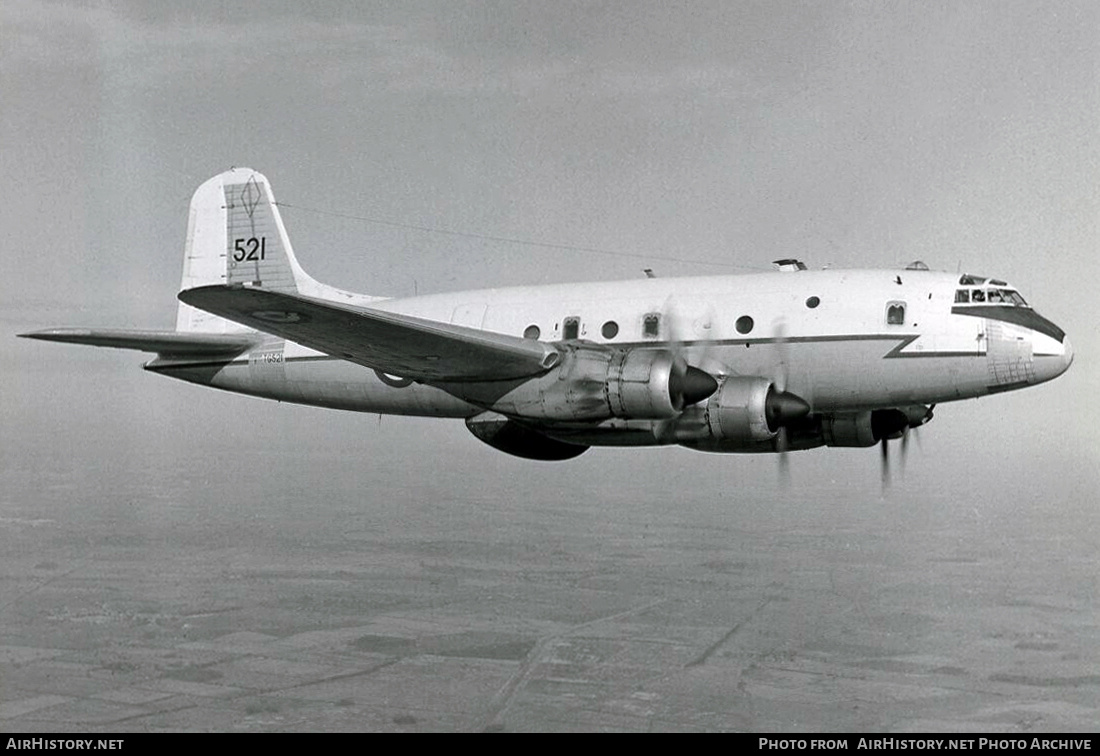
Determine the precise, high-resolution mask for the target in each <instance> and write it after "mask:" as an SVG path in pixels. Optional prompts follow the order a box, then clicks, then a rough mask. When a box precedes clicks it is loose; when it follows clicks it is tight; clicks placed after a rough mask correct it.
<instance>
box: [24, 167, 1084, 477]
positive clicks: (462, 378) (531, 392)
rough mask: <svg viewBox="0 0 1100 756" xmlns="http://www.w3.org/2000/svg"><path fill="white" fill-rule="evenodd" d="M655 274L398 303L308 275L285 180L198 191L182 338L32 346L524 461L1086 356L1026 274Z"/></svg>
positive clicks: (820, 411) (1009, 382)
mask: <svg viewBox="0 0 1100 756" xmlns="http://www.w3.org/2000/svg"><path fill="white" fill-rule="evenodd" d="M779 265H780V271H777V272H774V273H756V274H750V275H724V276H708V277H696V278H651V277H646V278H639V279H638V280H636V281H619V282H593V283H579V284H560V285H550V286H528V287H516V288H505V289H486V290H482V291H464V292H457V293H450V294H434V295H429V296H416V297H409V298H401V299H386V298H381V297H373V296H367V295H362V294H354V293H351V292H347V291H342V290H339V289H335V288H332V287H330V286H327V285H324V284H321V283H319V282H317V281H315V280H314V279H312V278H311V277H309V276H308V275H306V273H305V272H304V271H303V270H302V268H301V267H300V266H299V265H298V262H297V260H296V259H295V256H294V253H293V251H292V249H291V245H290V240H289V238H288V237H287V233H286V229H285V228H284V226H283V221H282V218H281V216H280V213H279V208H278V206H277V205H276V203H275V200H274V197H273V195H272V193H271V188H270V186H269V184H268V182H267V179H266V178H265V177H264V176H263V175H261V174H259V173H256V172H255V171H252V170H250V169H247V168H236V169H233V170H230V171H227V172H225V173H222V174H221V175H219V176H215V177H214V178H212V179H210V180H209V181H207V182H206V183H204V184H203V185H202V186H200V187H199V188H198V190H197V191H196V192H195V195H194V197H193V198H192V201H191V209H190V218H189V222H188V227H187V241H186V245H185V250H184V267H183V283H182V287H181V291H180V293H179V300H180V304H179V305H178V312H177V318H176V328H175V330H174V331H134V330H114V329H97V330H86V329H72V328H62V329H51V330H45V331H37V332H34V333H27V334H21V335H23V336H25V337H28V338H34V339H43V340H46V341H62V342H71V343H79V344H92V345H95V346H108V347H118V348H124V349H138V350H142V351H146V352H152V353H155V354H156V358H155V359H153V360H152V361H150V362H148V363H146V365H145V369H147V370H151V371H153V372H157V373H161V374H163V375H167V376H171V377H173V378H179V379H181V380H185V381H190V382H192V383H198V384H203V385H207V386H213V387H215V388H220V389H226V390H228V391H236V392H240V393H244V394H252V395H256V396H262V397H268V398H272V399H279V400H281V401H287V402H298V403H302V404H311V405H317V406H322V407H334V408H338V409H347V410H357V411H361V412H377V413H389V414H402V415H427V416H435V417H451V418H462V419H464V420H465V422H466V425H467V427H468V428H469V429H470V431H471V432H472V433H473V434H474V435H475V436H476V437H477V438H479V439H481V440H482V441H484V442H485V443H487V444H489V445H490V446H492V447H494V448H496V449H499V450H501V451H504V452H507V453H509V454H513V455H516V456H519V457H525V458H527V459H538V460H565V459H570V458H572V457H576V456H577V455H579V454H581V453H582V452H584V451H585V450H587V449H588V448H589V447H591V446H654V445H665V444H680V445H682V446H686V447H689V448H692V449H699V450H703V451H711V452H784V451H786V450H795V449H809V448H813V447H818V446H822V445H824V446H847V447H866V446H873V445H875V444H876V443H878V442H882V443H883V452H884V454H885V450H886V446H885V443H886V440H887V439H893V438H900V437H902V435H903V434H904V433H905V432H906V431H907V430H908V429H909V428H913V427H917V426H919V425H922V424H924V423H925V422H927V421H928V420H929V419H930V418H931V417H932V407H933V406H934V405H935V404H937V403H941V402H948V401H954V400H959V399H968V398H972V397H978V396H984V395H986V394H992V393H996V392H1000V391H1010V390H1013V389H1018V388H1023V387H1026V386H1032V385H1035V384H1037V383H1041V382H1043V381H1048V380H1050V379H1052V378H1055V377H1057V376H1058V375H1061V374H1062V373H1063V372H1065V370H1066V369H1067V368H1068V367H1069V365H1070V363H1071V362H1072V360H1073V351H1072V349H1071V347H1070V342H1069V339H1068V338H1066V335H1065V333H1064V332H1063V331H1062V329H1061V328H1059V327H1058V326H1056V325H1055V324H1054V323H1052V322H1050V321H1049V320H1047V319H1046V318H1043V317H1042V316H1040V315H1039V314H1038V313H1037V312H1035V310H1033V309H1032V308H1031V307H1030V306H1028V304H1027V303H1026V302H1025V300H1024V298H1023V297H1022V296H1021V295H1020V294H1019V292H1018V291H1017V289H1016V288H1015V287H1014V286H1011V285H1009V284H1008V283H1006V282H1005V281H1000V280H995V279H989V278H983V277H978V276H971V275H962V276H960V275H958V274H949V273H940V272H933V271H930V270H928V268H927V267H926V266H925V265H923V264H922V263H914V264H912V265H910V266H909V267H907V268H906V269H904V270H900V271H897V270H889V271H887V270H824V271H809V270H806V268H805V266H804V265H802V264H801V263H800V262H798V261H795V260H786V261H779Z"/></svg>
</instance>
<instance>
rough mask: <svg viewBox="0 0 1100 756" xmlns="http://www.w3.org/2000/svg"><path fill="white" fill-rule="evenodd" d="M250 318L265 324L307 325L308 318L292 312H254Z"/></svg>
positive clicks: (303, 314) (302, 314)
mask: <svg viewBox="0 0 1100 756" xmlns="http://www.w3.org/2000/svg"><path fill="white" fill-rule="evenodd" d="M252 317H254V318H256V319H257V320H262V321H264V322H266V323H308V322H309V316H308V315H306V314H305V313H301V312H294V311H292V310H256V311H254V312H253V313H252Z"/></svg>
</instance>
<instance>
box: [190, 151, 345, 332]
mask: <svg viewBox="0 0 1100 756" xmlns="http://www.w3.org/2000/svg"><path fill="white" fill-rule="evenodd" d="M209 284H244V285H248V286H255V287H260V288H263V289H267V290H270V291H277V292H282V293H287V294H298V293H301V294H309V295H313V296H322V297H323V296H324V295H325V290H327V289H329V287H326V286H323V285H322V284H320V283H318V282H317V281H315V280H314V279H312V278H310V276H308V275H307V274H306V273H305V271H303V270H302V267H301V266H300V265H299V264H298V261H297V259H295V257H294V250H293V248H292V247H291V245H290V239H289V237H288V236H287V233H286V227H285V226H284V225H283V219H282V216H281V215H280V214H279V207H278V205H276V204H275V197H274V195H273V194H272V193H271V186H270V184H269V183H268V181H267V178H266V177H265V176H264V175H263V174H262V173H259V172H257V171H254V170H252V169H251V168H232V169H230V170H228V171H226V172H224V173H221V174H219V175H217V176H214V177H213V178H212V179H210V180H208V181H206V182H205V183H203V184H202V185H201V186H200V187H199V188H198V189H197V190H195V194H194V196H193V197H192V198H191V210H190V214H189V216H188V221H187V242H186V244H185V247H184V260H183V280H182V282H181V284H180V290H181V291H183V290H187V289H193V288H196V287H198V286H206V285H209ZM176 330H177V331H180V332H204V333H237V332H240V331H242V330H247V329H244V328H243V327H242V326H240V325H238V324H236V323H233V322H231V321H228V320H224V319H222V318H219V317H217V316H216V315H211V314H210V313H207V312H203V311H202V310H198V309H196V308H194V307H191V306H190V305H187V304H184V303H182V302H181V303H180V304H179V308H178V310H177V313H176Z"/></svg>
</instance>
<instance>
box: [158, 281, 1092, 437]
mask: <svg viewBox="0 0 1100 756" xmlns="http://www.w3.org/2000/svg"><path fill="white" fill-rule="evenodd" d="M958 289H959V276H958V275H956V274H948V273H940V272H931V271H925V270H902V271H887V270H826V271H797V272H777V273H759V274H749V275H734V276H710V277H697V278H668V279H661V278H656V279H648V278H647V279H639V280H633V281H618V282H588V283H576V284H556V285H548V286H524V287H515V288H503V289H485V290H477V291H464V292H455V293H448V294H434V295H428V296H420V297H411V298H404V299H377V298H373V297H365V296H364V297H362V298H361V299H354V298H352V297H345V298H344V299H342V303H343V304H352V305H360V306H369V307H371V308H374V309H377V310H385V311H389V312H394V313H400V314H404V315H413V316H417V317H420V318H426V319H430V320H436V321H442V322H447V323H454V324H457V325H463V326H470V327H473V328H479V329H483V330H487V331H493V332H498V333H504V334H509V335H514V336H520V335H524V334H525V332H527V334H528V335H529V336H532V337H535V338H539V339H541V340H543V341H547V342H556V341H562V340H567V339H581V340H587V341H590V342H594V343H597V344H606V345H611V346H616V347H623V348H638V347H641V348H672V349H674V350H678V351H679V352H680V353H682V354H683V355H684V357H685V358H686V360H687V361H688V362H689V363H690V364H692V365H695V366H697V367H700V368H702V369H704V370H706V371H707V372H709V373H711V374H713V375H715V376H719V377H724V376H761V377H764V378H767V379H770V380H775V381H778V382H781V383H783V384H785V386H786V390H787V391H791V392H793V393H795V394H797V395H798V396H800V397H802V398H804V399H805V400H806V401H807V402H809V404H810V405H811V406H812V407H813V410H814V412H843V411H849V410H853V411H854V410H859V409H863V408H872V407H884V406H898V405H906V404H934V403H938V402H946V401H951V400H957V399H965V398H970V397H976V396H981V395H984V394H988V393H993V392H996V391H1002V390H1009V389H1014V388H1020V387H1023V386H1027V385H1032V384H1035V383H1040V382H1042V381H1046V380H1050V379H1051V378H1054V377H1056V376H1057V375H1060V374H1061V373H1062V372H1064V370H1065V369H1066V368H1067V367H1068V365H1069V363H1070V361H1071V360H1072V350H1071V348H1070V346H1069V341H1068V339H1065V338H1064V335H1062V336H1061V337H1060V330H1059V329H1057V327H1056V326H1054V325H1053V324H1051V323H1049V321H1046V320H1044V319H1043V318H1041V317H1040V316H1038V314H1037V313H1034V311H1033V310H1031V309H1030V308H1028V307H1026V306H1020V307H1018V308H1016V313H1015V314H1018V315H1021V316H1026V317H1010V318H1007V319H1006V318H1005V317H1002V315H1003V314H1004V312H1005V310H1006V308H1005V307H996V308H994V307H987V309H986V310H981V309H980V308H979V306H977V305H974V306H966V307H963V308H959V307H958V306H957V303H956V291H957V290H958ZM998 312H1000V313H1002V315H997V314H996V313H998ZM1007 314H1008V315H1014V313H1013V312H1011V311H1010V312H1008V313H1007ZM985 315H989V316H991V317H986V316H985ZM1013 321H1015V322H1013ZM532 327H533V328H532ZM535 329H537V336H535V335H534V333H533V331H535ZM147 367H148V368H149V369H151V370H156V371H158V372H163V373H165V374H168V375H171V376H173V377H178V378H181V379H184V380H188V381H192V382H197V383H203V384H208V385H211V386H214V387H217V388H222V389H227V390H230V391H237V392H241V393H246V394H254V395H258V396H265V397H270V398H275V399H279V400H282V401H289V402H298V403H303V404H312V405H319V406H326V407H335V408H340V409H349V410H358V411H363V412H379V413H389V414H407V415H425V416H435V417H470V416H472V415H475V414H478V413H479V412H481V411H482V410H483V408H481V407H478V406H475V405H473V404H470V403H468V402H466V401H463V400H461V399H458V398H456V397H455V396H452V395H451V394H449V393H447V392H446V391H444V390H442V389H440V388H436V387H433V386H428V385H423V384H420V383H415V382H411V381H408V380H404V379H402V378H401V377H400V376H386V375H384V374H380V373H377V372H376V371H373V370H370V369H369V368H365V367H361V366H359V365H356V364H353V363H351V362H347V361H344V360H342V359H339V358H335V357H331V356H329V355H325V354H321V353H319V352H316V351H313V350H310V349H307V348H305V347H302V346H300V345H298V344H295V343H292V342H285V341H284V340H282V339H277V338H274V337H271V338H269V339H268V340H267V341H265V342H264V343H263V344H262V345H261V346H258V347H256V348H255V349H252V350H251V351H249V352H247V353H244V354H241V355H239V356H237V357H235V358H233V359H227V360H224V361H210V360H206V361H203V362H188V361H184V360H164V359H158V360H155V361H153V362H152V363H150V364H149V365H148V366H147Z"/></svg>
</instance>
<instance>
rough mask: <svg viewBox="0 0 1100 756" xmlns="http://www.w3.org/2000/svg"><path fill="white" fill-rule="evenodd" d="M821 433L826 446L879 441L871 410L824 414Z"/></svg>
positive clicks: (866, 444) (857, 444)
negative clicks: (872, 421) (876, 436)
mask: <svg viewBox="0 0 1100 756" xmlns="http://www.w3.org/2000/svg"><path fill="white" fill-rule="evenodd" d="M821 435H822V438H823V439H824V440H825V445H826V446H849V447H853V446H874V445H875V444H876V443H878V439H877V438H875V432H874V428H873V426H872V423H871V412H870V411H869V410H868V411H866V412H846V413H843V414H835V415H824V416H822V418H821Z"/></svg>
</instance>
